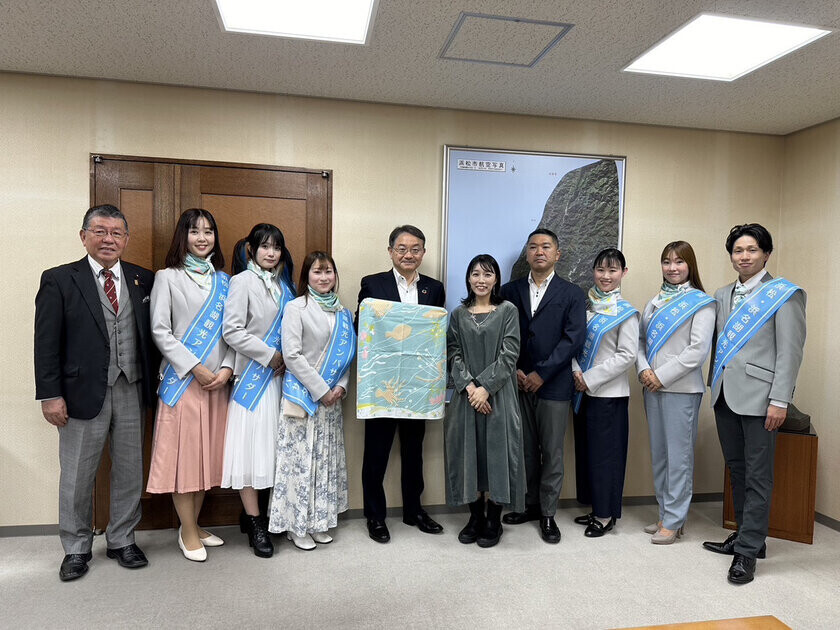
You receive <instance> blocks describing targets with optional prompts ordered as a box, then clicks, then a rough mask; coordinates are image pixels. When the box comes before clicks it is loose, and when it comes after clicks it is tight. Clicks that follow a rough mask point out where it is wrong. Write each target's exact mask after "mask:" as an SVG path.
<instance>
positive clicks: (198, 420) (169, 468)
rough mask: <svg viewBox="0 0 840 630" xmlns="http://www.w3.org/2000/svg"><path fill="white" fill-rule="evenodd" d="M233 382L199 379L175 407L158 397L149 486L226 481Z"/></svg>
mask: <svg viewBox="0 0 840 630" xmlns="http://www.w3.org/2000/svg"><path fill="white" fill-rule="evenodd" d="M229 398H230V386H229V385H225V386H224V387H222V388H221V389H217V390H215V391H212V392H208V391H204V390H203V389H201V386H200V385H199V384H198V381H196V380H193V381H192V382H191V383H190V384H189V386H188V387H187V389H186V391H185V392H184V394H183V396H181V399H180V400H179V401H178V403H177V404H176V405H175V406H174V407H170V406H169V405H167V404H165V403H164V402H163V401H161V400H158V408H157V415H156V417H155V436H154V440H153V442H152V463H151V466H150V467H149V482H148V485H147V487H146V491H147V492H151V493H154V494H162V493H166V492H178V493H183V492H198V491H200V490H209V489H210V488H215V487H218V486H219V485H221V483H222V466H223V461H224V450H225V424H226V420H227V408H228V399H229Z"/></svg>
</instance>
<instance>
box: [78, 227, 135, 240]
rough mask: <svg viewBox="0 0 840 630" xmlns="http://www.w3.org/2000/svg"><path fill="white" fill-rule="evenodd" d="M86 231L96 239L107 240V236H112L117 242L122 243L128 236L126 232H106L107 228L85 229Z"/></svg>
mask: <svg viewBox="0 0 840 630" xmlns="http://www.w3.org/2000/svg"><path fill="white" fill-rule="evenodd" d="M84 230H85V232H90V233H91V234H93V235H94V236H95V237H96V238H105V237H106V236H108V235H109V234H110V235H111V238H113V239H115V240H117V241H121V240H122V239H124V238H125V237H126V236H128V232H126V231H125V230H106V229H105V228H101V227H95V228H84Z"/></svg>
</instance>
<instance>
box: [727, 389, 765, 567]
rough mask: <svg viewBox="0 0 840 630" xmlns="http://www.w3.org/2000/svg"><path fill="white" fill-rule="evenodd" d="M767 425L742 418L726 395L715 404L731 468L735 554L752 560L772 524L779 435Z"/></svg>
mask: <svg viewBox="0 0 840 630" xmlns="http://www.w3.org/2000/svg"><path fill="white" fill-rule="evenodd" d="M764 421H765V417H764V416H742V415H740V414H737V413H735V412H734V411H732V410H731V409H730V408H729V405H727V404H726V400H725V398H724V397H723V393H722V392H721V396H720V397H719V398H718V400H717V402H716V403H715V422H716V424H717V430H718V437H719V438H720V447H721V450H722V451H723V458H724V459H725V460H726V465H727V466H728V467H729V478H730V480H731V483H732V502H733V503H734V507H735V522H737V523H738V538H737V539H736V541H735V551H736V552H738V553H741V554H744V555H745V556H747V557H749V558H755V557H756V556H757V555H758V551H759V550H760V549H761V546H762V545H763V544H764V540H765V538H767V528H768V526H769V522H770V500H771V498H772V494H773V464H774V460H775V457H776V434H777V433H778V431H768V430H767V429H765V428H764Z"/></svg>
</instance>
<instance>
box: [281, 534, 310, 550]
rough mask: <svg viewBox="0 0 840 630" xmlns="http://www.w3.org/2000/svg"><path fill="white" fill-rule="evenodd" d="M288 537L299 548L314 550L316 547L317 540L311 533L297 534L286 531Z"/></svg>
mask: <svg viewBox="0 0 840 630" xmlns="http://www.w3.org/2000/svg"><path fill="white" fill-rule="evenodd" d="M286 538H288V539H289V540H291V541H292V542H293V543H294V545H295V547H297V548H298V549H303V550H304V551H312V550H313V549H315V541H314V540H312V536H310V535H309V534H304V535H303V536H296V535H295V534H293V533H292V532H286Z"/></svg>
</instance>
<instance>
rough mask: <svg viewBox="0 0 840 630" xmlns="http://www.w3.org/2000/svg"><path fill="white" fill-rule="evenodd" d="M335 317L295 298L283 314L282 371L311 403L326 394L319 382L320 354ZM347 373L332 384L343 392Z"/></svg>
mask: <svg viewBox="0 0 840 630" xmlns="http://www.w3.org/2000/svg"><path fill="white" fill-rule="evenodd" d="M333 326H335V313H327V312H326V311H324V310H322V309H321V307H320V306H318V304H317V303H316V302H315V300H313V299H311V298H310V299H307V297H306V296H301V297H299V298H295V299H294V300H292V301H291V302H289V303H288V304H287V305H286V310H284V311H283V359H284V361H285V362H286V369H287V370H289V371H290V372H291V373H292V374H294V375H295V376H296V377H297V379H298V380H299V381H300V382H301V383H302V384H303V386H304V387H305V388H306V389H308V390H309V395H310V396H312V400H315V401H317V400H320V399H321V397H322V396H323V395H324V394H326V393H327V392H329V391H330V386H329V385H327V382H326V381H325V380H324V379H323V378H321V375H320V374H319V373H318V370H320V368H321V362H322V359H323V354H324V350H325V349H326V347H327V344H328V343H329V341H330V336H331V335H332V330H333ZM349 380H350V370H348V371H347V372H345V373H344V375H343V376H342V377H341V379H340V380H339V381H338V383H336V385H340V386H341V387H343V388H344V391H345V392H346V391H347V383H348V382H349Z"/></svg>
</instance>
